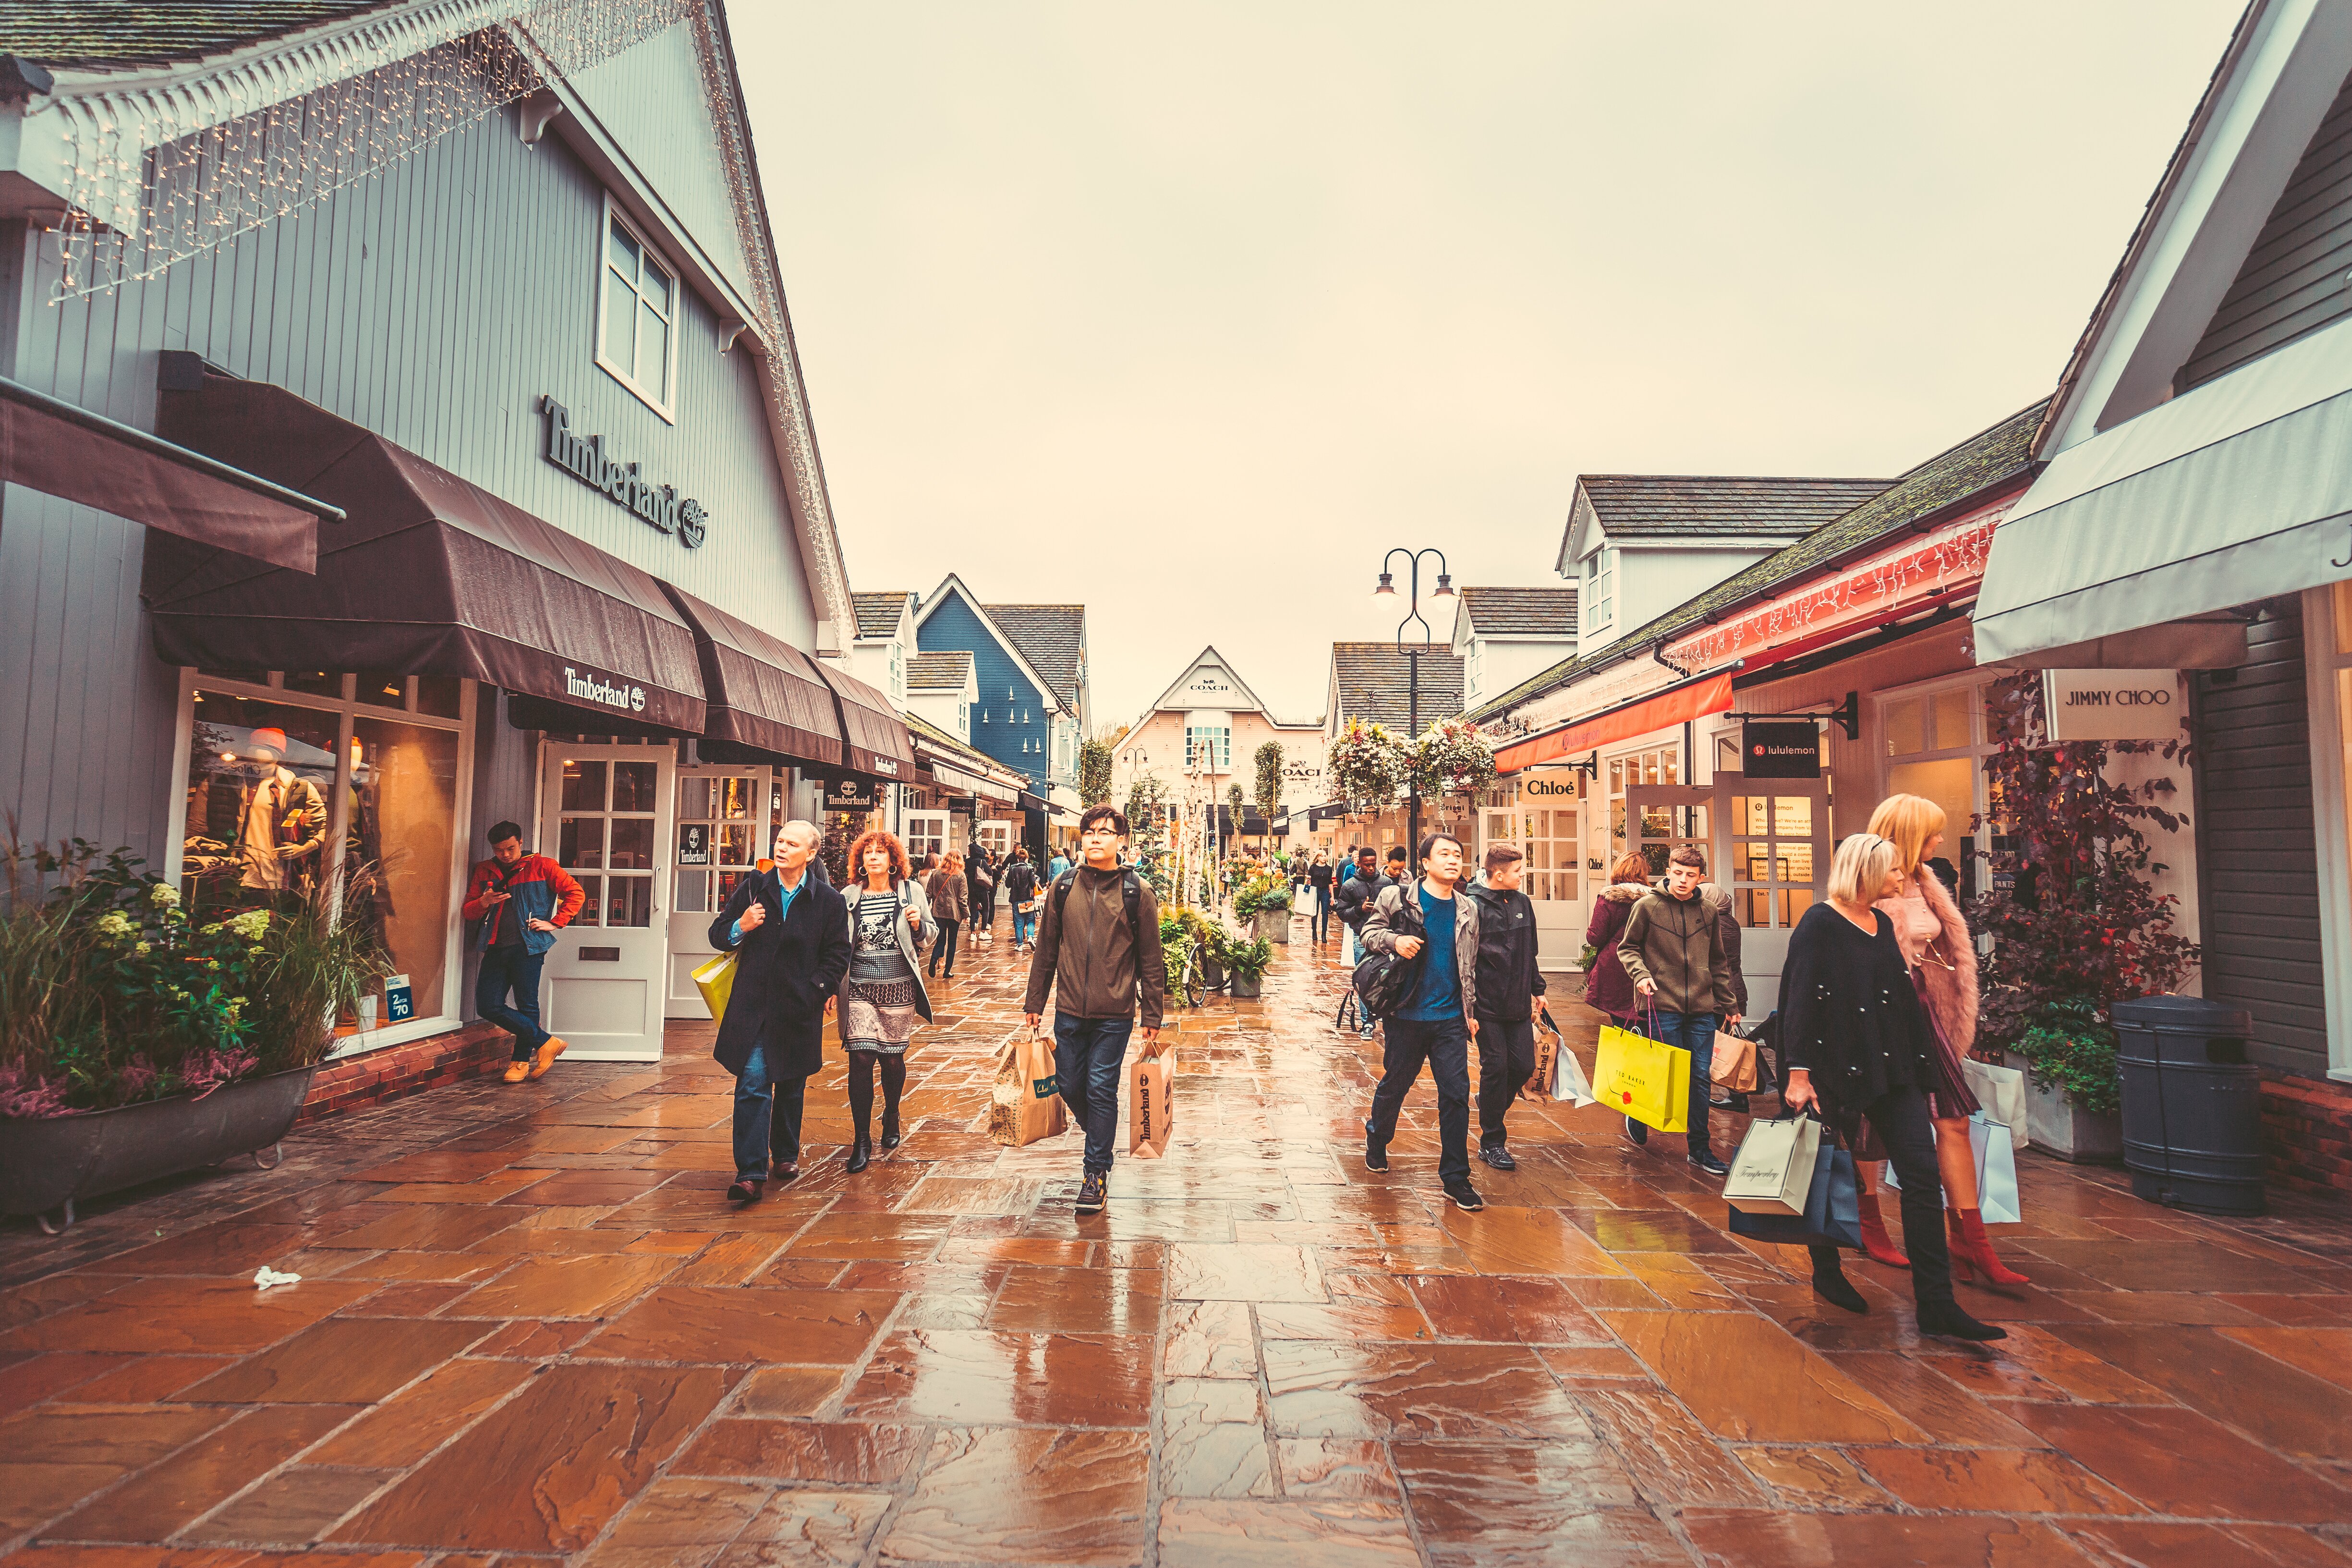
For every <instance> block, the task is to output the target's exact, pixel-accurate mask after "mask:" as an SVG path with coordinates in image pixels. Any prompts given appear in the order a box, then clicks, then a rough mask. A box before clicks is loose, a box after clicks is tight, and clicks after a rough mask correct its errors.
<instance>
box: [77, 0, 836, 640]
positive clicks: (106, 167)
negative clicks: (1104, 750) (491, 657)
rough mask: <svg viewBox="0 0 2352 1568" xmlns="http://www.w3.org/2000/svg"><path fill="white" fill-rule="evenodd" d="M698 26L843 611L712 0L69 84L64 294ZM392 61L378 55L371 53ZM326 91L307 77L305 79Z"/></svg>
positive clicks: (454, 22)
mask: <svg viewBox="0 0 2352 1568" xmlns="http://www.w3.org/2000/svg"><path fill="white" fill-rule="evenodd" d="M681 21H684V22H688V23H690V24H691V26H693V27H694V29H695V33H696V44H697V48H696V51H695V52H696V55H697V58H698V60H699V61H700V68H701V74H702V86H703V90H704V92H705V94H706V96H707V99H708V100H709V102H710V103H711V104H712V105H713V107H714V110H716V112H714V114H713V116H712V118H713V120H714V121H716V122H717V124H718V127H719V135H718V137H717V147H716V151H717V153H718V154H719V159H720V162H721V163H722V164H723V165H724V167H725V171H726V174H727V177H728V184H729V188H730V189H731V190H732V191H733V192H734V193H735V201H734V209H735V210H734V215H733V216H734V223H735V229H736V239H737V241H738V243H739V244H740V247H741V248H742V254H743V255H744V256H746V257H747V258H752V265H751V267H750V268H747V271H748V273H749V282H750V296H751V297H750V300H748V304H749V305H750V307H751V309H750V311H749V313H750V314H751V316H752V317H753V320H752V321H751V323H750V325H751V327H752V329H753V330H754V331H755V332H756V333H757V335H758V337H759V341H760V342H761V344H762V345H763V346H764V347H765V348H766V349H767V350H768V352H769V353H770V354H771V356H772V364H771V366H770V374H768V375H767V377H766V378H765V379H766V381H767V384H768V387H769V392H770V395H771V396H772V398H773V399H774V400H775V402H776V405H777V408H776V412H777V415H778V418H777V421H776V423H777V425H778V426H779V427H780V429H781V430H782V434H783V446H784V457H785V460H786V462H787V464H788V465H789V467H790V468H791V469H792V472H793V479H794V481H795V488H796V489H797V491H798V497H799V500H800V503H801V509H802V510H803V511H804V512H806V513H809V514H811V515H813V517H814V518H815V519H816V520H819V521H821V523H822V526H820V527H818V528H815V529H814V530H812V531H811V537H812V542H813V543H814V550H813V552H812V553H813V554H814V560H813V561H812V562H811V564H812V565H813V566H814V569H815V575H816V576H817V578H818V587H819V590H820V592H821V593H822V594H823V595H824V602H825V603H826V604H827V605H829V606H831V607H832V609H833V611H834V616H835V619H836V620H845V619H846V617H847V615H848V611H849V589H848V577H847V574H846V573H845V571H844V569H843V566H842V563H841V562H840V560H839V557H838V552H837V551H836V550H835V547H834V544H833V539H834V531H833V527H832V519H831V516H830V510H829V508H828V507H827V505H826V502H825V495H824V483H823V480H822V478H821V476H820V474H819V472H818V468H817V458H816V451H815V443H814V437H813V434H812V432H811V428H810V425H809V416H808V409H807V406H806V404H805V401H804V399H803V395H802V388H801V384H800V375H799V369H798V365H797V363H796V355H795V353H794V351H793V344H792V342H791V328H790V326H789V318H788V317H787V316H786V315H785V312H784V302H783V299H782V291H781V289H779V288H778V287H777V284H776V280H775V276H774V271H773V268H772V264H770V262H771V258H772V249H773V247H772V243H771V240H770V237H769V235H768V233H767V227H766V221H765V218H764V216H763V215H762V213H761V209H760V206H759V197H758V191H759V184H758V175H757V173H756V171H755V169H754V168H753V165H752V161H751V148H750V146H749V144H748V142H746V140H745V139H744V137H743V135H742V133H741V128H740V126H741V122H740V105H739V104H738V103H737V101H736V100H737V87H736V84H735V82H734V81H733V79H732V78H731V76H730V73H729V71H728V68H727V66H726V60H727V58H728V57H727V51H726V49H725V48H724V47H721V43H720V40H719V37H718V36H717V28H718V26H719V23H718V21H717V19H716V18H715V17H714V16H713V15H712V14H711V7H710V5H709V4H708V0H444V3H442V4H439V5H432V6H427V7H424V8H422V9H421V10H418V11H410V12H406V13H404V14H402V15H401V16H398V17H396V18H394V19H391V20H385V21H378V22H371V23H368V24H365V25H362V26H356V27H353V28H352V29H348V30H346V31H344V32H342V33H341V34H340V35H338V36H336V37H332V38H331V39H328V40H324V41H315V42H312V43H310V44H306V45H302V46H299V47H295V48H291V49H289V50H288V51H286V52H285V53H284V54H282V55H278V56H272V57H268V58H263V59H261V60H258V61H256V62H249V63H247V65H245V66H244V67H242V68H238V69H236V70H233V71H224V72H221V73H218V74H216V75H215V76H214V77H212V78H210V79H206V80H205V82H204V83H203V84H202V85H201V86H184V87H179V88H173V89H132V90H128V91H121V92H108V91H88V92H80V93H75V94H72V95H70V96H69V97H67V96H64V95H61V97H60V100H59V102H58V110H59V111H60V113H61V114H62V115H63V120H62V122H61V125H62V132H63V141H64V146H65V157H66V167H65V170H64V173H65V175H66V179H67V182H68V188H67V191H66V195H67V198H68V207H67V211H66V213H65V215H64V216H63V217H62V218H61V219H60V220H58V222H57V224H56V226H55V227H54V229H53V231H52V239H53V241H54V243H55V245H56V247H57V251H58V260H59V266H58V271H57V273H56V274H55V276H56V279H57V282H56V286H55V289H54V292H53V297H52V302H53V303H63V302H65V301H67V300H79V299H88V298H90V297H93V296H96V295H100V294H104V293H108V292H110V291H111V290H114V289H121V288H122V287H123V286H125V285H126V284H131V283H136V282H142V281H145V280H148V279H154V278H157V277H160V276H162V275H163V273H164V272H166V271H168V270H169V269H170V268H173V267H175V266H178V265H180V264H182V263H184V262H186V261H190V260H193V259H194V258H197V257H199V256H203V255H205V254H207V253H209V252H213V251H217V250H219V249H222V248H223V247H227V246H230V245H232V244H234V243H235V242H236V239H237V238H238V237H240V236H243V235H246V234H250V233H252V232H254V231H255V230H257V229H259V228H261V227H263V226H267V225H268V224H272V223H276V222H279V221H284V220H291V219H297V218H299V216H301V215H302V214H304V213H305V212H307V211H309V210H310V209H313V208H316V207H318V206H320V205H321V204H323V203H325V202H327V201H328V200H330V199H331V198H332V197H333V196H335V195H337V194H338V193H339V192H341V191H345V190H348V189H351V188H352V187H353V186H355V185H357V184H361V183H362V182H363V181H366V180H369V179H373V178H375V177H378V176H380V175H382V174H383V173H384V172H385V171H387V170H389V169H391V168H394V166H396V165H397V164H399V163H402V162H403V161H404V160H406V159H409V158H413V157H415V156H416V155H417V154H418V153H422V152H424V151H425V149H427V148H429V147H431V146H432V145H434V144H435V143H436V142H439V141H441V140H442V139H443V138H445V137H447V136H449V135H451V134H452V133H454V132H459V131H463V130H465V129H467V127H469V126H472V125H475V124H477V123H478V122H479V121H483V120H485V119H487V118H488V117H489V116H491V115H493V114H496V113H498V112H499V110H502V109H504V108H506V107H507V106H508V105H509V104H512V103H514V102H516V101H518V100H521V99H524V98H527V97H529V96H530V94H532V93H533V92H536V91H538V90H540V89H541V88H543V87H545V86H547V85H548V83H549V82H550V81H551V80H572V79H577V78H578V77H579V76H580V75H581V74H582V73H583V72H585V71H588V70H590V69H592V68H594V67H596V66H598V65H601V64H604V62H606V61H608V60H611V59H613V58H615V57H617V56H619V55H620V54H622V53H623V52H625V50H627V49H629V48H631V47H635V45H637V44H639V43H642V42H644V41H645V40H646V39H647V38H650V37H654V36H655V35H656V34H657V33H660V32H662V31H664V30H666V29H667V28H669V27H672V26H677V24H678V23H679V22H681ZM371 62H375V63H371ZM311 80H315V81H316V82H317V83H318V85H316V86H312V87H309V88H308V89H303V85H302V84H303V83H304V82H306V81H311Z"/></svg>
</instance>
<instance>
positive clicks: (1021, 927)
mask: <svg viewBox="0 0 2352 1568" xmlns="http://www.w3.org/2000/svg"><path fill="white" fill-rule="evenodd" d="M1036 923H1037V917H1036V916H1035V915H1034V914H1031V913H1025V912H1024V910H1022V908H1021V906H1020V905H1019V904H1015V905H1013V946H1015V947H1019V946H1020V945H1021V944H1022V943H1023V942H1027V941H1029V940H1030V936H1031V928H1033V927H1034V926H1035V925H1036Z"/></svg>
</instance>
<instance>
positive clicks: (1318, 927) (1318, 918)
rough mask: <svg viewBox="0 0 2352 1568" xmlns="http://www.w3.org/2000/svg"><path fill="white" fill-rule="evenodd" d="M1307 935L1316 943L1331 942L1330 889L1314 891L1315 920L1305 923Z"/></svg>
mask: <svg viewBox="0 0 2352 1568" xmlns="http://www.w3.org/2000/svg"><path fill="white" fill-rule="evenodd" d="M1307 931H1308V933H1309V934H1310V935H1311V936H1312V937H1313V939H1314V940H1315V941H1317V942H1329V941H1330V940H1331V889H1328V888H1318V889H1315V918H1314V919H1313V920H1311V921H1307Z"/></svg>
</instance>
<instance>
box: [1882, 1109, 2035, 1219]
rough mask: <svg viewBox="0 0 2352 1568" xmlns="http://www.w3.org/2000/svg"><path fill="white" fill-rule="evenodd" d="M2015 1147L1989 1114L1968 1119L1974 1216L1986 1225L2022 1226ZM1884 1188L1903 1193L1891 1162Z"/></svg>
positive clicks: (1946, 1199)
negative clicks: (1974, 1176)
mask: <svg viewBox="0 0 2352 1568" xmlns="http://www.w3.org/2000/svg"><path fill="white" fill-rule="evenodd" d="M2016 1147H2017V1146H2016V1143H2015V1142H2013V1141H2012V1140H2011V1137H2010V1132H2009V1129H2008V1128H2007V1127H2005V1126H2003V1125H2002V1124H2001V1123H2000V1122H1998V1121H1994V1120H1993V1119H1992V1117H1991V1116H1990V1113H1988V1112H1986V1111H1982V1110H1979V1111H1978V1112H1977V1113H1976V1114H1975V1115H1974V1116H1971V1117H1969V1149H1970V1151H1971V1152H1974V1153H1975V1155H1976V1160H1977V1212H1978V1214H1979V1215H1981V1216H1982V1217H1983V1219H1984V1222H1985V1224H1987V1225H2020V1224H2022V1223H2023V1222H2024V1208H2023V1205H2021V1204H2020V1202H2019V1201H2018V1195H2017V1155H2016V1152H2015V1150H2016ZM1886 1185H1887V1189H1888V1190H1889V1191H1891V1192H1898V1193H1899V1192H1901V1191H1902V1190H1903V1184H1902V1182H1901V1181H1900V1180H1898V1179H1897V1178H1896V1176H1895V1165H1894V1163H1893V1162H1892V1161H1889V1162H1888V1163H1887V1166H1886ZM1944 1206H1945V1207H1946V1208H1950V1207H1952V1206H1953V1204H1952V1194H1949V1193H1946V1194H1944Z"/></svg>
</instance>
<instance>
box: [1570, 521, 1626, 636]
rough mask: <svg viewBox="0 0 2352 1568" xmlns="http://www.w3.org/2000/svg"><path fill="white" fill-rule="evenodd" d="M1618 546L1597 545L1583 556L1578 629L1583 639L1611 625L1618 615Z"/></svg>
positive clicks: (1577, 619)
mask: <svg viewBox="0 0 2352 1568" xmlns="http://www.w3.org/2000/svg"><path fill="white" fill-rule="evenodd" d="M1616 556H1617V549H1616V546H1614V545H1611V544H1603V545H1601V546H1599V547H1598V548H1596V549H1595V550H1594V551H1593V552H1592V553H1591V554H1590V555H1588V556H1586V557H1585V558H1584V574H1583V582H1582V583H1581V584H1580V586H1579V591H1578V594H1577V599H1576V603H1577V616H1576V623H1577V624H1576V631H1577V640H1578V641H1579V642H1582V641H1583V639H1585V638H1586V637H1591V636H1593V635H1594V634H1596V633H1598V632H1603V631H1606V630H1608V629H1609V626H1611V624H1612V622H1614V621H1615V620H1616V618H1617V560H1616Z"/></svg>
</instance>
